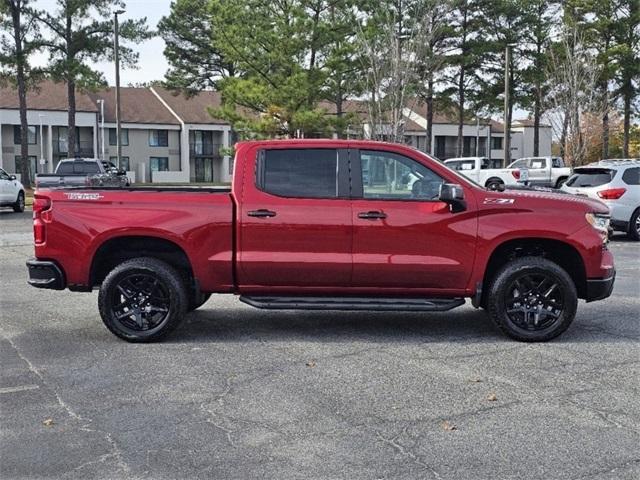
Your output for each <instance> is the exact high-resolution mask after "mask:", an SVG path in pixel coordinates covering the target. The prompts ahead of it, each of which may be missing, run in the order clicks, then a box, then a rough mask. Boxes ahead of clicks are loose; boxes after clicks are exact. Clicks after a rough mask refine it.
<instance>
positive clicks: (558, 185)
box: [556, 177, 568, 188]
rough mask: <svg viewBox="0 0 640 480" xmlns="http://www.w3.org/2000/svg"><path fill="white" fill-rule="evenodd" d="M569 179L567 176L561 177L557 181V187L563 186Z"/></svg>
mask: <svg viewBox="0 0 640 480" xmlns="http://www.w3.org/2000/svg"><path fill="white" fill-rule="evenodd" d="M567 180H568V178H567V177H560V178H559V179H558V181H557V182H556V188H560V187H562V185H564V184H565V183H566V182H567Z"/></svg>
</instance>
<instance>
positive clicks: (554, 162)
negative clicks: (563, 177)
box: [551, 157, 564, 168]
mask: <svg viewBox="0 0 640 480" xmlns="http://www.w3.org/2000/svg"><path fill="white" fill-rule="evenodd" d="M551 167H553V168H562V167H564V162H563V161H562V159H561V158H560V157H553V158H552V159H551Z"/></svg>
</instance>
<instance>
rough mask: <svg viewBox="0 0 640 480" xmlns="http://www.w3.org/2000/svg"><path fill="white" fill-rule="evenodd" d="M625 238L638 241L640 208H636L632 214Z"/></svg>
mask: <svg viewBox="0 0 640 480" xmlns="http://www.w3.org/2000/svg"><path fill="white" fill-rule="evenodd" d="M627 236H628V237H629V238H630V239H631V240H636V241H638V240H640V208H638V209H637V210H636V211H635V212H633V215H631V220H630V221H629V230H628V231H627Z"/></svg>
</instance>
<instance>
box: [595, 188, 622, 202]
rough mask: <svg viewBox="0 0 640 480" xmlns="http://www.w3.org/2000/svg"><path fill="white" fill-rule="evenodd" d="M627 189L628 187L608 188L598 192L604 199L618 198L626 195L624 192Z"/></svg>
mask: <svg viewBox="0 0 640 480" xmlns="http://www.w3.org/2000/svg"><path fill="white" fill-rule="evenodd" d="M626 191H627V189H626V188H610V189H608V190H602V191H601V192H598V196H599V197H600V198H602V199H604V200H617V199H619V198H620V197H621V196H622V195H624V192H626Z"/></svg>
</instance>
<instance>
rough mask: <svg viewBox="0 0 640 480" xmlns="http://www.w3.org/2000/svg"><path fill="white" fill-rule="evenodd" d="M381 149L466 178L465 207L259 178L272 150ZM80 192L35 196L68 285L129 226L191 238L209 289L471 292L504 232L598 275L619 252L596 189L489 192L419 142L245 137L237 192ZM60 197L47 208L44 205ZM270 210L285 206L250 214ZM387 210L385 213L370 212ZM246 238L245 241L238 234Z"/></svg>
mask: <svg viewBox="0 0 640 480" xmlns="http://www.w3.org/2000/svg"><path fill="white" fill-rule="evenodd" d="M318 147H325V148H340V149H352V151H353V149H376V150H384V151H389V152H395V153H398V154H402V155H404V156H407V157H409V158H411V159H414V160H416V161H418V162H421V163H423V164H424V165H425V166H427V167H429V168H431V169H432V170H433V171H434V172H435V173H437V174H438V175H440V176H441V177H443V178H444V179H445V181H447V182H448V183H457V184H460V185H461V186H462V189H463V190H464V194H465V200H466V205H467V207H466V210H465V211H462V212H458V213H452V212H451V211H450V208H449V206H448V205H446V204H445V203H443V202H440V201H437V200H435V201H415V200H413V201H402V200H393V201H391V200H366V199H362V198H344V199H304V198H283V197H278V196H274V195H271V194H268V193H265V192H262V191H260V190H258V189H257V188H256V185H255V178H256V172H255V169H256V156H257V152H258V150H259V149H263V148H318ZM74 192H79V193H91V194H95V193H99V194H100V198H95V199H77V198H76V199H72V198H69V195H68V193H69V190H66V191H65V190H42V191H38V194H37V196H36V207H34V231H35V232H36V234H37V235H38V237H39V238H40V239H41V240H42V239H44V242H40V243H36V246H35V252H36V257H37V258H38V259H41V260H54V261H56V262H57V263H58V264H59V265H60V267H61V268H62V270H63V271H64V273H65V276H66V279H67V283H68V284H73V285H76V286H77V285H85V286H86V285H88V284H89V281H90V280H89V278H90V270H91V262H92V259H93V257H94V255H95V253H96V251H97V250H98V248H99V247H100V246H101V245H103V243H104V242H106V241H108V240H110V239H113V238H117V237H121V236H149V237H157V238H162V239H166V240H169V241H171V242H173V243H174V244H175V245H177V246H178V247H179V248H181V249H182V250H183V251H184V252H185V254H186V255H187V258H188V259H189V261H190V263H191V266H192V269H193V271H194V274H195V276H196V278H197V280H198V282H199V284H200V286H201V288H202V289H203V290H204V291H208V292H231V291H234V292H237V293H240V292H244V293H249V292H251V293H267V292H269V293H288V294H296V293H298V294H304V293H312V294H314V295H318V294H327V295H328V294H343V295H344V294H349V293H351V294H357V295H371V294H380V295H382V294H384V295H399V296H401V295H414V296H415V295H440V296H460V295H464V296H472V295H473V294H474V293H475V289H476V285H477V283H478V282H480V281H482V278H483V275H484V272H485V269H486V266H487V263H488V261H489V258H490V256H491V253H492V252H493V251H494V250H495V249H496V248H497V247H498V246H499V245H501V244H502V243H503V242H505V241H509V240H514V239H518V238H544V239H553V240H558V241H562V242H565V243H566V244H568V245H571V246H572V247H573V248H575V249H576V250H577V251H578V252H579V254H580V256H581V257H582V259H583V262H584V265H585V269H586V272H587V277H588V278H606V277H607V276H609V275H610V273H611V271H612V269H613V259H612V257H611V254H610V253H609V252H608V251H606V250H605V249H603V248H602V240H601V237H600V235H599V234H598V232H597V231H596V230H595V229H593V228H592V227H591V226H590V225H588V224H587V222H586V220H585V213H587V212H596V213H607V211H608V210H607V207H606V206H605V205H604V204H602V203H600V202H597V201H593V200H589V199H586V198H584V199H583V198H578V197H569V196H567V195H554V194H546V193H537V192H490V191H487V190H485V189H482V188H480V187H477V186H476V185H474V184H472V183H470V182H469V181H467V180H466V179H465V178H464V177H462V176H460V175H458V174H457V173H455V172H453V171H451V170H449V169H448V168H446V167H445V166H444V165H442V164H441V163H440V162H438V161H436V160H433V159H431V158H429V157H427V156H426V155H424V154H421V153H419V152H417V151H416V150H413V149H411V148H408V147H405V146H402V145H396V144H386V143H377V142H367V141H341V140H277V141H269V142H244V143H239V144H238V145H237V146H236V160H235V170H234V181H233V186H232V189H231V192H230V193H228V192H225V193H211V192H206V191H198V190H197V189H193V190H189V191H164V192H163V191H140V190H135V189H134V190H89V189H87V190H74ZM47 201H49V202H50V204H51V208H50V210H48V211H47V212H46V215H44V214H42V213H41V209H40V206H42V207H44V206H45V205H46V202H47ZM258 209H267V210H271V211H274V212H276V213H277V214H276V216H274V217H267V218H254V217H249V216H248V215H247V213H248V212H249V211H252V210H258ZM363 211H380V212H384V214H386V218H384V219H373V220H371V219H362V218H359V217H358V213H359V212H363ZM234 239H235V245H234V244H233V242H234Z"/></svg>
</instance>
